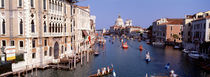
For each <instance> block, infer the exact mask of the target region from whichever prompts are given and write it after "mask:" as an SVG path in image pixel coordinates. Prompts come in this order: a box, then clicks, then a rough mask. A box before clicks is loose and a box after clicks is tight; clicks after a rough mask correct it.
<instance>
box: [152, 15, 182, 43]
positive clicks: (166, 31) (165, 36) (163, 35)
mask: <svg viewBox="0 0 210 77" xmlns="http://www.w3.org/2000/svg"><path fill="white" fill-rule="evenodd" d="M183 21H184V19H172V18H161V19H158V20H156V21H155V22H153V25H152V26H153V28H152V32H153V33H152V37H153V41H157V42H166V41H167V42H179V43H180V42H182V36H181V35H182V30H183V28H182V27H183Z"/></svg>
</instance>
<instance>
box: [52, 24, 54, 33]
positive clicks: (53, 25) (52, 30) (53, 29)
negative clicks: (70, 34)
mask: <svg viewBox="0 0 210 77" xmlns="http://www.w3.org/2000/svg"><path fill="white" fill-rule="evenodd" d="M52 32H54V23H53V25H52Z"/></svg>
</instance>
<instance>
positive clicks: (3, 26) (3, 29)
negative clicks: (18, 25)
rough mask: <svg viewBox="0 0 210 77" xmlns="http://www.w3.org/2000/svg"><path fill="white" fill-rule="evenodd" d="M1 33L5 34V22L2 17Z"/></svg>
mask: <svg viewBox="0 0 210 77" xmlns="http://www.w3.org/2000/svg"><path fill="white" fill-rule="evenodd" d="M2 34H6V24H5V20H4V19H3V22H2Z"/></svg>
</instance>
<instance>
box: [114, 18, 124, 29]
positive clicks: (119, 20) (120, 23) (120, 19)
mask: <svg viewBox="0 0 210 77" xmlns="http://www.w3.org/2000/svg"><path fill="white" fill-rule="evenodd" d="M115 26H120V27H124V21H123V19H122V18H121V16H120V15H119V16H118V18H117V20H116V21H115Z"/></svg>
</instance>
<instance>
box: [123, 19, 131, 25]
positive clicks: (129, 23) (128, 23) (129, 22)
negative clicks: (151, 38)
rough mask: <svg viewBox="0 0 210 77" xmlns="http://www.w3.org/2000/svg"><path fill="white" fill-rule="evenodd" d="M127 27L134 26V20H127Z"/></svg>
mask: <svg viewBox="0 0 210 77" xmlns="http://www.w3.org/2000/svg"><path fill="white" fill-rule="evenodd" d="M125 26H133V24H132V20H129V19H127V20H126V21H125Z"/></svg>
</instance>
